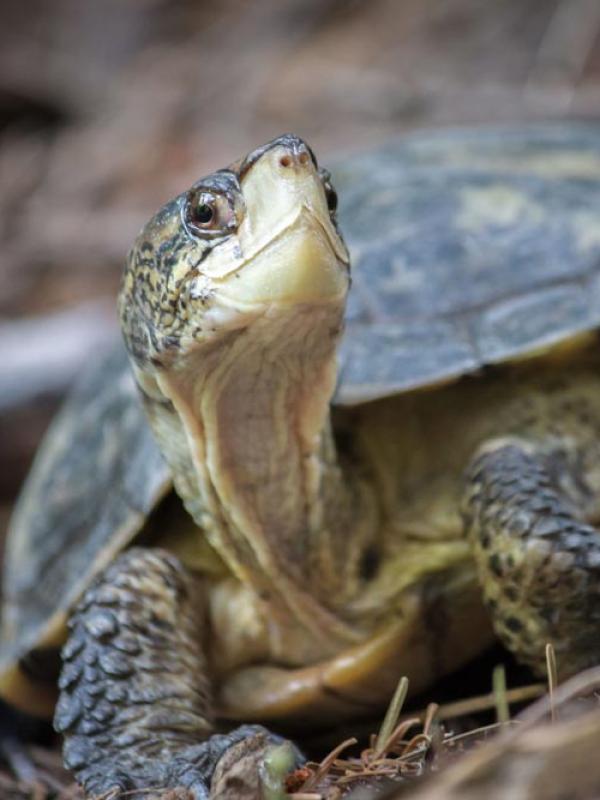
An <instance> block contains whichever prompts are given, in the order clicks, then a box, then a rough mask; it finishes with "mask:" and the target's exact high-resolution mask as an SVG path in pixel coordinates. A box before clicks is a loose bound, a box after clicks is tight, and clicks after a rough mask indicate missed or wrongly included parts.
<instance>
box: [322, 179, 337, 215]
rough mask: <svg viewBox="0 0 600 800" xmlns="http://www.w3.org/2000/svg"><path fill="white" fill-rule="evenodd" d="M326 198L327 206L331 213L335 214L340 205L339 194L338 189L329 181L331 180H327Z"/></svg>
mask: <svg viewBox="0 0 600 800" xmlns="http://www.w3.org/2000/svg"><path fill="white" fill-rule="evenodd" d="M325 198H326V200H327V208H328V209H329V213H330V214H335V212H336V211H337V207H338V196H337V192H336V190H335V189H334V188H333V186H332V185H331V184H330V183H329V181H327V183H326V184H325Z"/></svg>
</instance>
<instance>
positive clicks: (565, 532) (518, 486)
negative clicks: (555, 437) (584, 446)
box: [463, 439, 600, 676]
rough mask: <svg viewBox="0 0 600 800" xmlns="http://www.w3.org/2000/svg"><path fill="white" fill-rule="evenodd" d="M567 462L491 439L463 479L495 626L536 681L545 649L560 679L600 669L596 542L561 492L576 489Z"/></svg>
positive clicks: (599, 554)
mask: <svg viewBox="0 0 600 800" xmlns="http://www.w3.org/2000/svg"><path fill="white" fill-rule="evenodd" d="M575 463H576V459H572V458H569V457H566V456H565V453H564V452H563V453H562V454H561V453H560V452H559V453H554V454H552V453H549V452H546V451H544V450H542V448H541V447H539V446H536V445H534V444H531V443H529V442H526V441H524V440H521V439H498V440H495V441H492V442H490V443H488V444H486V445H485V446H484V447H482V448H481V450H480V451H479V453H478V454H477V455H476V456H475V458H474V459H473V461H472V463H471V466H470V468H469V471H468V476H467V488H466V492H465V497H464V506H463V510H464V515H465V520H466V526H467V530H468V532H469V536H470V538H471V541H472V544H473V546H474V550H475V555H476V560H477V564H478V569H479V573H480V577H481V581H482V584H483V588H484V595H485V600H486V603H487V605H488V607H489V609H490V611H491V614H492V617H493V622H494V627H495V629H496V632H497V633H498V635H499V636H500V638H501V639H502V640H503V641H504V643H505V644H506V645H507V647H508V648H509V649H510V650H511V651H512V652H513V653H515V655H516V656H517V658H518V659H519V660H520V661H522V662H523V663H525V664H527V665H529V666H530V667H532V668H533V669H534V671H535V672H536V673H538V674H545V645H546V643H551V644H552V645H553V646H554V648H555V651H556V659H557V665H558V671H559V674H560V675H561V676H566V675H569V674H573V673H575V672H577V671H579V670H581V669H585V668H586V667H590V666H592V665H595V664H598V663H600V533H599V532H598V531H597V530H596V529H595V528H593V527H592V526H591V525H588V524H586V523H585V522H584V521H583V519H582V516H583V514H582V507H583V501H582V499H581V498H579V500H580V502H578V501H577V499H576V498H575V495H576V494H577V492H573V491H571V492H569V494H567V491H566V489H565V487H568V486H570V487H576V486H578V485H579V486H581V476H579V475H578V474H576V470H575V467H574V464H575ZM578 506H579V507H578Z"/></svg>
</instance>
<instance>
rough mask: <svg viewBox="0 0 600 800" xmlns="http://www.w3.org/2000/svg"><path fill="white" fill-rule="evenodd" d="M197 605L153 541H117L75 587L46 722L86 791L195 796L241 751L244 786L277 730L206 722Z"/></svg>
mask: <svg viewBox="0 0 600 800" xmlns="http://www.w3.org/2000/svg"><path fill="white" fill-rule="evenodd" d="M203 616H204V615H203V610H202V603H201V601H200V598H199V596H198V592H197V590H196V588H195V584H194V582H193V581H192V580H191V578H190V576H188V574H187V572H186V570H185V569H184V568H183V567H182V565H181V564H180V563H179V562H178V560H177V559H176V558H174V557H173V556H171V555H169V554H168V553H166V552H164V551H161V550H143V549H139V548H136V549H132V550H129V551H127V552H126V553H124V554H123V555H122V556H121V557H120V558H119V559H117V560H116V561H115V562H114V563H113V564H112V565H111V566H110V567H108V569H106V571H105V572H104V573H103V574H102V575H101V576H100V577H99V578H98V579H97V580H96V582H95V583H94V584H93V585H92V586H91V588H90V589H88V591H87V592H86V593H85V595H84V597H83V599H82V601H81V602H80V603H79V605H78V606H77V608H76V609H75V612H74V613H73V615H72V618H71V620H70V623H69V627H70V636H69V639H68V641H67V643H66V645H65V647H64V649H63V659H64V665H63V669H62V674H61V676H60V682H59V688H60V690H61V694H60V698H59V701H58V705H57V708H56V714H55V718H54V725H55V728H56V730H57V731H60V732H61V733H63V734H64V737H65V740H64V749H63V756H64V761H65V765H66V766H67V767H68V768H69V769H71V770H73V772H74V773H75V775H76V777H77V780H78V781H79V782H80V783H81V784H82V786H83V787H84V789H85V791H86V793H87V794H89V795H98V794H101V793H103V792H107V791H110V790H121V791H130V790H136V789H137V790H140V789H143V790H146V792H148V790H152V789H156V790H157V794H160V790H161V789H166V788H175V787H182V788H185V789H187V790H189V792H190V793H191V796H192V797H193V798H195V800H201V798H207V797H208V796H209V794H210V791H211V782H212V781H213V777H215V779H216V780H218V782H219V786H220V787H223V786H224V785H226V783H227V780H226V777H227V776H226V775H225V776H224V775H223V765H226V766H227V765H228V764H235V763H236V762H239V761H240V760H245V762H246V764H245V765H246V767H247V769H245V770H244V771H243V772H244V774H241V771H240V769H239V763H238V764H237V768H236V770H235V773H236V775H235V781H236V782H237V787H236V794H235V796H244V787H243V786H242V785H241V784H242V783H243V781H246V782H247V783H248V787H246V789H247V792H246V796H249V797H251V796H254V795H253V793H252V784H253V783H254V784H255V785H254V788H256V785H257V782H258V775H257V768H258V766H259V764H260V761H261V759H262V757H263V756H264V753H265V751H266V750H267V748H268V747H269V746H270V745H272V744H273V743H280V742H281V740H280V739H279V738H277V737H274V736H272V735H271V734H269V733H268V732H267V731H266V730H265V729H264V728H261V727H260V726H256V725H254V726H250V725H246V726H242V727H240V728H238V729H237V730H235V731H233V732H231V733H228V734H215V733H213V723H212V719H211V710H210V706H211V691H210V682H209V679H208V675H207V669H206V659H205V657H204V653H203V645H202V635H203V633H205V632H206V631H205V626H204V624H203ZM225 754H228V755H227V757H226V758H224V759H223V761H222V762H221V764H220V766H218V765H219V762H220V761H221V759H222V757H223V756H224V755H225ZM232 755H233V757H232ZM215 771H216V772H215ZM144 796H145V797H147V796H148V795H147V794H144Z"/></svg>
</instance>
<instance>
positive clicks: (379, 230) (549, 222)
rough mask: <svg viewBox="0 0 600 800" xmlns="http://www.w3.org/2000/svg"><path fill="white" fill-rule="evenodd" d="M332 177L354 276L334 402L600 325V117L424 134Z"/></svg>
mask: <svg viewBox="0 0 600 800" xmlns="http://www.w3.org/2000/svg"><path fill="white" fill-rule="evenodd" d="M333 174H334V183H335V186H336V188H337V190H338V193H339V197H340V208H339V219H340V227H341V229H342V231H343V233H344V236H345V238H346V241H347V243H348V245H349V247H350V252H351V255H352V274H353V286H352V290H351V293H350V301H349V304H348V314H347V327H346V335H345V338H344V342H343V346H342V351H341V365H342V369H341V372H340V383H339V387H338V392H337V396H336V401H337V402H339V403H342V404H354V403H360V402H363V401H365V400H371V399H375V398H378V397H383V396H385V395H389V394H393V393H397V392H402V391H406V390H408V389H411V388H417V387H422V386H426V385H430V384H435V383H438V382H440V381H445V380H449V379H452V378H455V377H457V376H460V375H462V374H465V373H470V372H474V371H476V370H478V369H480V368H481V367H483V366H485V365H487V364H497V363H499V362H502V361H505V360H507V359H512V358H515V357H517V356H522V355H526V354H527V353H529V352H532V351H537V350H540V349H544V348H547V347H548V346H550V345H552V344H555V343H557V342H560V341H561V340H563V339H566V338H570V337H574V336H576V335H577V334H580V333H582V332H585V331H589V330H591V329H593V328H596V327H598V326H599V325H600V224H599V220H600V127H598V126H592V125H589V126H588V125H581V126H532V127H527V128H521V129H510V128H506V129H499V130H498V129H496V130H487V131H486V130H474V131H471V132H469V131H461V130H456V131H451V132H441V133H437V134H436V133H434V134H428V135H423V134H417V135H414V136H412V137H410V138H407V139H404V140H402V141H400V142H397V143H392V144H390V145H389V146H387V147H384V148H382V149H379V150H374V151H372V152H367V153H364V154H361V155H358V156H355V157H354V158H349V159H347V160H345V161H343V162H342V163H340V164H339V165H338V166H337V169H335V170H334V171H333Z"/></svg>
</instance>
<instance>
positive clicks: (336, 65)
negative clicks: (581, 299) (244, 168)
mask: <svg viewBox="0 0 600 800" xmlns="http://www.w3.org/2000/svg"><path fill="white" fill-rule="evenodd" d="M599 117H600V2H599V0H254V1H252V0H220V1H219V2H217V3H214V2H204V1H203V0H171V2H169V0H52V1H51V2H49V1H48V0H28V2H23V0H2V27H1V30H0V239H1V246H0V532H2V531H3V530H4V528H5V522H6V520H7V518H8V514H9V512H10V507H11V504H12V502H13V498H14V496H15V493H16V492H17V490H18V487H19V485H20V483H21V481H22V478H23V475H24V474H25V472H26V469H27V467H28V465H29V463H30V460H31V457H32V453H33V451H34V449H35V446H36V444H37V442H38V440H39V438H40V436H41V434H42V432H43V430H44V429H45V427H46V426H47V424H48V420H49V418H50V416H51V415H52V413H53V412H54V410H55V408H56V407H57V404H58V402H59V400H60V396H61V394H62V393H63V392H64V391H65V388H66V386H67V385H68V384H69V382H70V381H71V380H72V379H73V376H74V375H75V374H76V373H77V372H78V370H79V369H80V368H81V366H82V364H83V363H84V362H85V361H86V360H89V359H90V357H91V358H93V357H94V353H95V352H97V348H98V347H100V346H102V345H103V344H104V342H105V341H106V340H108V339H110V338H111V337H113V336H115V335H116V334H115V330H116V324H115V319H114V312H113V305H114V296H115V293H116V289H117V286H118V280H119V274H120V270H121V266H122V263H123V260H124V257H125V253H126V251H127V249H128V247H129V245H130V243H131V241H132V239H133V237H134V236H135V234H136V233H137V231H138V229H139V228H140V226H141V225H142V223H143V222H144V221H145V219H146V217H147V216H148V215H149V214H150V213H152V212H153V211H154V210H155V209H156V208H157V207H158V206H159V205H160V204H161V203H162V202H163V201H164V200H166V199H167V198H168V197H169V196H170V195H172V194H174V193H178V192H179V191H181V190H182V189H184V188H185V187H187V186H188V185H189V184H190V182H192V181H193V180H195V179H196V178H197V177H199V176H200V175H201V174H202V173H203V172H205V171H212V169H214V168H216V167H220V166H223V165H225V164H226V163H228V162H229V161H231V160H232V159H233V158H235V157H237V156H239V155H241V154H243V153H245V152H247V151H248V150H249V149H251V148H252V147H254V146H256V145H258V144H260V143H261V142H263V141H265V140H267V139H270V138H272V137H273V136H275V135H277V134H279V133H282V132H284V131H288V130H291V131H294V132H296V133H298V134H300V135H301V136H303V137H305V138H307V139H308V141H309V142H310V143H311V144H312V145H313V147H314V148H315V149H316V151H317V153H318V154H319V156H320V159H321V161H322V162H327V159H328V158H332V157H335V156H336V155H337V154H339V153H340V152H347V151H352V150H358V149H360V148H363V147H367V146H371V145H372V144H375V143H377V142H379V141H382V140H384V139H386V138H389V137H391V136H395V135H398V134H403V133H408V132H413V131H418V130H420V129H425V128H430V127H439V126H448V125H449V126H464V125H489V124H493V123H494V124H501V123H509V122H515V121H534V120H536V121H537V120H547V119H588V120H589V119H598V118H599Z"/></svg>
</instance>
